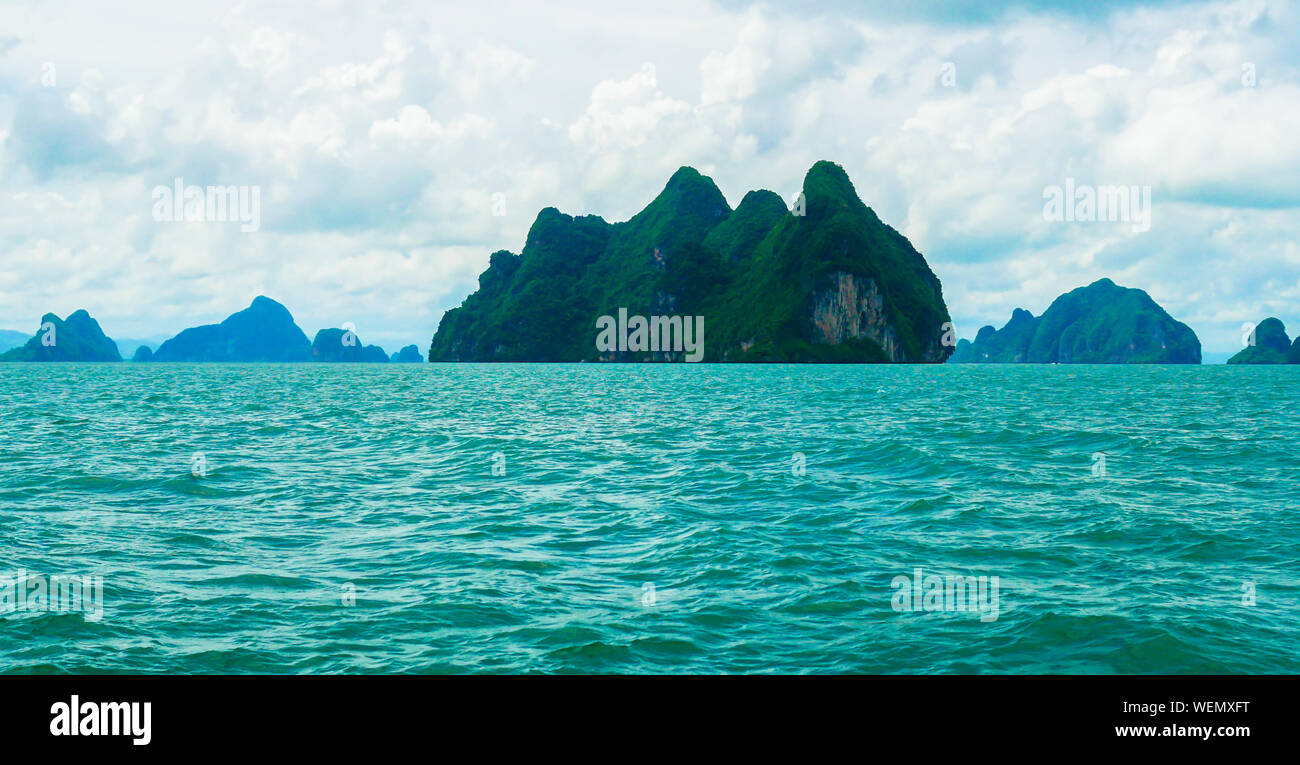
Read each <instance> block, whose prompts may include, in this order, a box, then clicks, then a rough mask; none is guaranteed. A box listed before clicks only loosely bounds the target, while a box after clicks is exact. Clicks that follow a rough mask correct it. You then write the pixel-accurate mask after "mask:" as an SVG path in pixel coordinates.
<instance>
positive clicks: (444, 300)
mask: <svg viewBox="0 0 1300 765" xmlns="http://www.w3.org/2000/svg"><path fill="white" fill-rule="evenodd" d="M996 5H997V4H995V3H985V2H968V3H967V2H962V3H956V2H931V3H921V2H917V3H896V2H892V1H890V0H877V1H868V2H863V1H862V0H853V1H850V0H841V1H839V2H829V1H828V2H821V3H816V2H814V3H804V2H800V3H792V2H782V3H779V4H754V5H750V4H747V3H743V2H721V3H716V4H712V5H709V4H706V3H702V2H699V1H698V0H694V1H692V2H680V3H679V2H675V0H667V1H664V2H655V3H618V2H592V3H571V2H562V1H556V0H550V1H548V2H532V1H530V2H510V3H507V2H499V3H498V2H489V1H488V0H480V1H478V2H471V3H429V2H416V1H414V0H413V1H411V2H396V1H394V2H382V1H379V2H365V3H361V2H341V1H339V0H333V1H331V0H320V1H319V2H296V3H290V2H284V3H252V2H247V3H241V2H230V1H229V0H225V1H222V2H206V1H204V0H187V2H185V3H162V2H149V3H145V2H115V3H103V2H98V0H80V1H76V2H74V1H73V0H48V1H46V0H6V2H5V3H4V4H3V5H0V328H5V329H20V330H24V331H32V332H34V331H35V330H36V327H37V325H38V324H39V317H40V316H41V315H42V314H43V313H45V312H47V311H53V312H55V313H57V314H59V315H61V316H63V315H66V314H68V313H70V312H72V311H73V310H75V309H77V308H86V309H87V310H89V311H90V312H91V314H92V315H94V316H95V317H96V318H98V319H99V321H100V323H101V325H102V326H103V327H104V329H105V331H106V332H107V333H108V334H109V335H110V336H113V337H118V338H123V337H131V338H141V337H150V336H158V335H163V336H169V335H171V334H174V333H175V332H177V331H179V330H181V329H183V328H185V327H187V326H192V325H195V324H200V323H207V322H214V321H219V320H221V319H222V318H224V317H225V316H226V315H227V314H229V313H231V312H233V311H235V310H238V309H240V308H243V307H245V306H247V304H248V303H249V302H250V301H251V300H252V298H253V297H254V296H256V295H258V294H265V295H268V296H270V297H273V298H275V299H277V300H279V301H281V302H283V303H284V304H285V305H286V306H288V308H289V309H290V310H291V311H292V312H293V313H294V316H295V317H296V318H297V320H298V323H299V325H300V326H302V328H303V329H304V330H305V331H306V332H307V333H308V335H313V334H314V333H315V331H316V330H317V329H319V328H321V327H331V326H341V325H342V324H344V323H345V322H351V323H352V324H353V325H355V326H356V327H357V331H358V334H359V335H360V336H361V338H362V340H363V341H365V342H376V343H379V344H381V345H384V346H385V347H386V348H387V349H388V350H389V351H392V350H396V348H397V346H399V345H402V344H406V343H416V344H417V345H419V347H420V348H421V350H424V349H427V347H428V343H429V338H430V337H431V336H432V334H433V331H434V330H435V328H436V327H437V323H438V319H439V318H440V317H441V315H442V312H443V311H444V310H446V309H447V308H450V307H454V306H456V305H458V304H459V303H460V301H461V300H462V299H463V298H464V297H465V295H466V294H468V293H469V292H471V291H472V290H473V289H474V288H475V287H476V284H477V276H478V274H479V273H480V272H481V271H482V270H483V269H484V268H485V267H486V265H487V261H488V256H489V255H490V253H492V252H493V251H495V250H498V249H509V250H512V251H514V252H518V251H519V249H520V248H521V247H522V246H523V242H524V237H525V235H526V233H527V231H528V227H529V225H530V224H531V223H532V221H533V219H534V217H535V216H536V214H537V212H538V210H540V209H541V208H542V207H545V206H548V205H553V206H555V207H558V208H559V209H561V210H563V211H565V212H570V213H578V212H589V213H595V214H599V215H602V216H604V217H605V218H606V219H607V220H611V221H613V220H624V219H626V218H627V217H629V216H630V215H632V214H633V213H635V212H636V211H637V210H638V209H640V208H641V207H642V206H644V205H645V204H646V203H647V202H648V201H649V200H650V199H652V198H653V197H654V195H655V194H656V193H658V192H659V190H660V189H661V188H662V187H663V185H664V183H665V182H666V181H667V179H668V177H669V176H670V175H671V174H672V172H673V171H674V170H675V169H676V168H677V167H679V166H681V165H691V166H693V167H696V168H698V169H699V170H700V171H702V172H704V173H706V174H708V175H710V176H711V177H712V178H713V179H714V181H715V182H716V183H717V184H718V186H719V188H721V189H722V191H723V193H724V194H726V196H727V199H728V200H729V201H730V202H731V204H732V205H733V206H734V205H736V204H738V203H739V201H740V199H741V197H742V196H743V195H744V193H745V191H747V190H749V189H754V188H769V189H772V190H774V191H776V192H777V193H779V194H781V195H782V196H783V197H784V198H786V199H787V201H789V200H792V199H793V198H794V196H795V195H796V194H797V192H798V190H799V187H800V183H801V181H802V178H803V175H804V173H805V172H806V171H807V169H808V168H809V167H810V166H811V165H812V164H813V162H815V161H816V160H818V159H830V160H833V161H835V162H838V163H840V164H841V165H843V166H844V167H845V169H846V170H847V171H848V173H849V176H850V178H852V180H853V182H854V184H855V185H856V186H857V189H858V192H859V194H860V195H861V196H862V198H863V200H864V201H865V202H866V203H867V204H868V205H870V206H871V207H873V208H874V209H875V210H876V212H877V213H878V214H879V215H880V216H881V218H882V219H883V220H884V221H885V222H887V223H889V224H891V225H893V226H894V227H895V228H898V229H899V230H900V231H902V232H903V233H904V234H905V235H906V236H907V237H908V238H909V239H910V240H911V241H912V243H913V244H914V245H915V246H916V247H917V249H919V250H920V251H921V252H922V253H923V254H924V255H925V257H926V259H927V260H928V261H929V263H930V266H931V268H932V269H933V270H934V271H935V273H936V274H938V276H939V278H940V279H941V280H942V282H943V290H944V297H945V299H946V301H947V303H948V306H949V309H950V310H951V312H952V315H953V318H954V321H955V322H956V323H957V327H958V333H959V335H961V336H963V337H971V336H973V335H974V333H975V331H976V330H977V329H978V328H979V327H980V326H981V325H984V324H994V325H996V326H999V327H1000V326H1002V325H1003V324H1004V323H1005V322H1006V321H1007V319H1008V318H1009V317H1010V315H1011V310H1012V309H1013V308H1015V307H1023V308H1027V309H1029V310H1030V311H1033V312H1034V313H1035V314H1037V313H1041V312H1042V311H1043V309H1045V308H1046V307H1047V305H1048V304H1049V303H1050V302H1051V300H1052V299H1053V298H1055V297H1056V296H1057V295H1059V294H1060V293H1062V292H1065V291H1067V290H1069V289H1072V288H1074V287H1077V286H1080V285H1083V284H1087V283H1089V282H1091V281H1093V280H1095V279H1097V278H1099V277H1102V276H1109V277H1111V278H1112V279H1114V280H1115V281H1116V282H1118V283H1119V284H1123V285H1126V286H1132V287H1140V288H1142V289H1145V290H1147V291H1148V292H1149V293H1151V295H1152V296H1153V297H1154V298H1155V299H1156V300H1157V301H1158V302H1159V303H1160V304H1161V305H1163V306H1164V307H1165V308H1166V309H1168V310H1169V311H1170V312H1171V313H1172V314H1173V315H1174V316H1175V317H1176V318H1178V319H1180V320H1182V321H1185V322H1187V323H1188V324H1190V325H1191V326H1192V328H1193V329H1194V330H1196V332H1197V334H1198V335H1199V336H1200V338H1201V340H1202V343H1203V345H1204V347H1205V349H1206V350H1207V351H1231V350H1234V349H1236V348H1239V347H1240V344H1241V330H1240V328H1241V325H1242V323H1243V322H1255V321H1258V320H1260V319H1262V318H1264V317H1265V316H1270V315H1276V316H1278V317H1279V318H1281V319H1282V320H1283V321H1284V322H1286V323H1287V324H1288V326H1289V328H1290V329H1291V331H1292V334H1294V333H1295V331H1297V330H1300V244H1298V242H1300V11H1298V10H1297V6H1298V5H1300V4H1296V3H1293V2H1281V1H1275V2H1270V1H1269V0H1243V1H1241V2H1210V3H1183V2H1149V3H1127V2H1115V1H1110V2H1099V3H1089V4H1078V3H1057V2H1047V1H1046V0H1038V1H1026V2H1020V3H1010V4H1004V7H1005V9H1004V10H998V9H995V6H996ZM1077 5H1087V6H1088V7H1089V8H1090V9H1091V10H1090V11H1089V12H1087V13H1084V12H1082V11H1080V10H1077V9H1075V6H1077ZM267 6H269V7H267ZM176 178H183V179H184V182H185V183H186V184H195V185H201V186H209V185H235V186H248V187H253V186H256V187H259V190H260V202H261V205H260V207H261V220H260V229H259V230H258V231H256V232H252V233H245V232H241V231H240V226H239V224H238V223H222V222H192V223H170V222H165V221H164V222H159V221H156V220H155V219H154V215H153V210H154V198H153V196H152V192H153V189H154V188H155V187H157V186H170V185H172V184H173V182H174V180H175V179H176ZM1067 178H1073V179H1074V181H1075V183H1077V184H1085V185H1094V186H1104V185H1126V186H1139V187H1141V186H1149V187H1150V188H1151V196H1152V219H1151V227H1150V230H1148V231H1135V230H1134V226H1132V225H1129V224H1125V223H1106V222H1095V223H1081V222H1073V223H1067V222H1054V221H1048V220H1045V219H1044V215H1043V206H1044V197H1043V193H1044V189H1045V188H1046V187H1049V186H1053V185H1063V184H1064V183H1065V182H1066V179H1067ZM497 194H500V195H503V196H498V197H494V195H497ZM494 199H495V200H496V201H497V202H502V201H503V202H504V212H505V214H504V215H499V214H498V215H494V214H493V213H494V205H493V202H494ZM501 211H502V210H501V205H500V204H498V205H497V209H496V210H495V212H497V213H500V212H501Z"/></svg>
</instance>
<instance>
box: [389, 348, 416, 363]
mask: <svg viewBox="0 0 1300 765" xmlns="http://www.w3.org/2000/svg"><path fill="white" fill-rule="evenodd" d="M390 360H391V361H392V362H393V363H394V364H420V363H422V362H423V361H424V356H422V355H420V349H419V348H418V347H416V346H414V345H408V346H405V347H404V348H402V350H400V351H398V352H397V353H394V354H393V355H392V356H391V357H390Z"/></svg>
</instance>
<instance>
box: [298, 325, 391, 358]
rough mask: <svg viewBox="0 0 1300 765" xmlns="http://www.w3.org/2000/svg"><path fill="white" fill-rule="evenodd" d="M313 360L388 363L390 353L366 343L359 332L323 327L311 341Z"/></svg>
mask: <svg viewBox="0 0 1300 765" xmlns="http://www.w3.org/2000/svg"><path fill="white" fill-rule="evenodd" d="M311 360H312V361H323V362H327V363H344V364H346V363H354V364H387V363H388V354H387V353H385V352H384V349H383V348H380V347H379V346H377V345H364V344H363V343H362V342H361V338H360V337H358V336H357V333H355V332H352V331H351V330H344V329H337V328H335V329H322V330H321V331H319V332H317V333H316V338H315V339H314V340H312V343H311Z"/></svg>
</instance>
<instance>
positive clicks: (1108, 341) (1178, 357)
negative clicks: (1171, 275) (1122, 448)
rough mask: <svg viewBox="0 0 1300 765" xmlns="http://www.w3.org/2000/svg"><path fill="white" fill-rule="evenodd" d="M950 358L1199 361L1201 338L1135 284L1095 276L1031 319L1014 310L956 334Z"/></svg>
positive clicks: (996, 361) (1001, 361)
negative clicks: (965, 336) (999, 321)
mask: <svg viewBox="0 0 1300 765" xmlns="http://www.w3.org/2000/svg"><path fill="white" fill-rule="evenodd" d="M950 361H951V362H952V363H970V364H1016V363H1029V364H1052V363H1060V364H1199V363H1201V341H1200V340H1198V339H1197V338H1196V333H1195V332H1193V331H1192V328H1191V327H1189V326H1187V325H1186V324H1183V323H1182V322H1180V321H1177V320H1175V319H1174V318H1173V317H1172V316H1170V315H1169V314H1168V313H1166V312H1165V310H1164V309H1163V308H1161V307H1160V306H1159V305H1157V304H1156V302H1155V301H1154V300H1152V299H1151V296H1150V295H1148V294H1147V293H1145V292H1143V291H1142V290H1139V289H1132V288H1128V287H1121V286H1119V285H1117V284H1115V283H1114V282H1112V281H1111V280H1110V279H1099V280H1097V281H1095V282H1093V283H1092V284H1089V285H1088V286H1087V287H1079V288H1078V289H1075V290H1071V291H1070V292H1067V293H1066V294H1064V295H1061V296H1060V297H1058V298H1057V299H1056V300H1054V301H1053V302H1052V305H1051V306H1049V307H1048V309H1047V310H1046V311H1044V312H1043V315H1042V316H1039V317H1037V318H1035V317H1034V315H1033V314H1031V313H1029V312H1028V311H1026V310H1024V309H1021V308H1017V309H1016V310H1015V311H1014V312H1012V314H1011V320H1010V321H1009V322H1007V324H1006V326H1005V327H1003V328H1002V329H1000V330H995V329H994V328H993V327H983V328H981V329H980V331H979V332H978V333H977V334H976V336H975V341H974V342H970V341H968V340H961V341H960V342H958V343H957V350H956V352H954V353H953V355H952V359H950Z"/></svg>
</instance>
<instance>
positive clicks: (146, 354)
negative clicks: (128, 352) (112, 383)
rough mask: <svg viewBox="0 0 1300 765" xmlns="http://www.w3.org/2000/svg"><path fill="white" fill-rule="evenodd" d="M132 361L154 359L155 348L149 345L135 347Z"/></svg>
mask: <svg viewBox="0 0 1300 765" xmlns="http://www.w3.org/2000/svg"><path fill="white" fill-rule="evenodd" d="M131 360H132V361H153V349H152V348H150V347H149V346H147V345H142V346H140V347H139V348H136V349H135V353H134V354H133V355H132V356H131Z"/></svg>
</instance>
